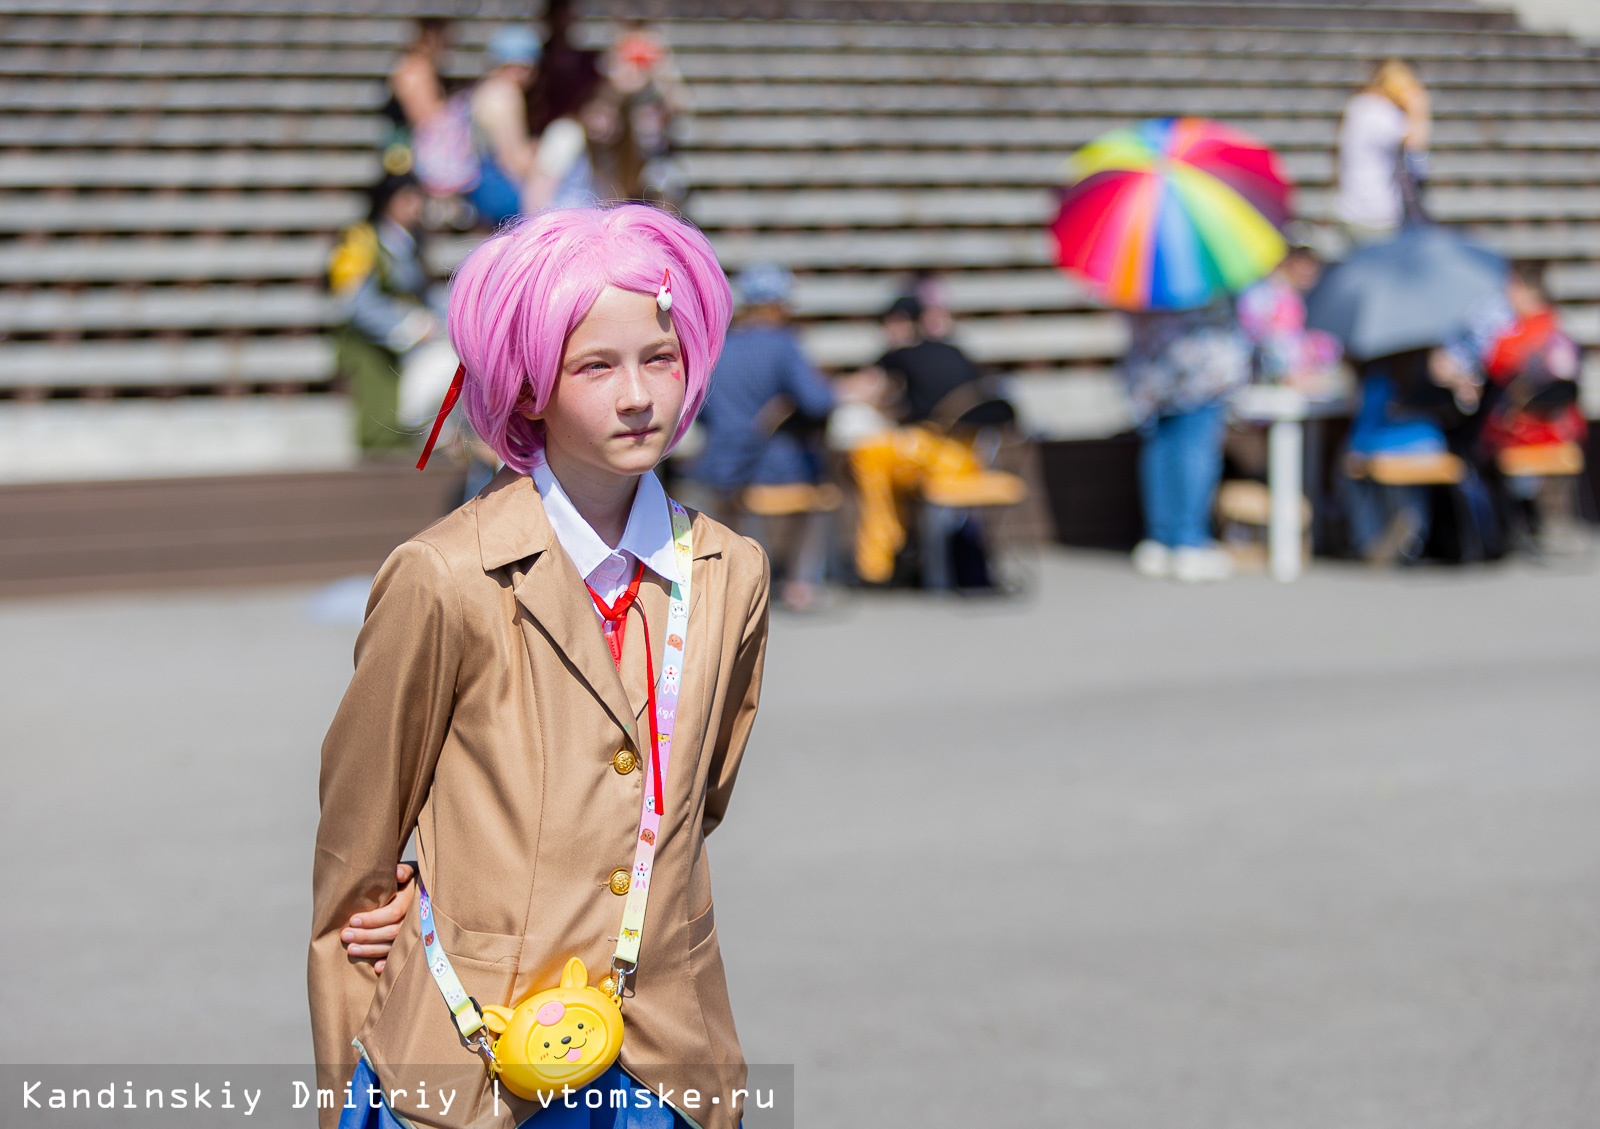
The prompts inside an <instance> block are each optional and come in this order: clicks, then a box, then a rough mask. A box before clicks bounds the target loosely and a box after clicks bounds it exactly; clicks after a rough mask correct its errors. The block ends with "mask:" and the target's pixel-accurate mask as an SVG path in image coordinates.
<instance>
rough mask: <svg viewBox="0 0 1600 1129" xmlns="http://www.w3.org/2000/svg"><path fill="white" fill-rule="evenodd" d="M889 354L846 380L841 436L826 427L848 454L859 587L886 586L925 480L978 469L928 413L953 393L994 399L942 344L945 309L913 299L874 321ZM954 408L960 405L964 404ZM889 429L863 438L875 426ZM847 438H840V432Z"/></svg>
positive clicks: (946, 329)
mask: <svg viewBox="0 0 1600 1129" xmlns="http://www.w3.org/2000/svg"><path fill="white" fill-rule="evenodd" d="M883 327H884V337H885V342H886V344H887V345H888V346H889V348H888V350H887V351H886V352H885V353H884V354H883V356H882V357H881V358H879V360H878V363H877V364H876V365H873V366H871V367H870V368H869V369H868V370H865V371H864V372H862V373H859V374H857V375H856V376H855V377H853V378H851V380H850V381H849V385H850V399H851V401H852V403H851V411H850V412H849V413H848V419H849V424H848V427H847V428H843V427H842V428H839V429H832V428H831V429H830V436H832V437H833V441H835V442H836V443H837V444H838V445H842V446H847V447H848V449H849V451H850V455H849V458H850V470H851V474H852V476H853V477H854V479H855V484H856V496H857V507H858V513H857V517H856V531H855V533H856V551H855V565H856V575H857V576H858V577H859V578H860V579H861V581H862V582H863V583H866V584H872V585H887V584H891V583H893V582H894V581H895V579H896V558H897V557H898V556H899V554H900V552H901V550H902V549H904V548H905V546H906V541H907V526H908V521H909V519H910V516H911V514H910V512H909V510H910V502H911V500H912V499H913V498H914V497H915V496H916V494H917V492H918V491H919V490H920V489H921V488H922V486H923V484H924V483H926V482H928V481H929V480H930V479H933V478H966V477H973V476H977V475H981V474H982V473H983V472H984V469H985V468H984V466H983V463H982V462H981V460H980V459H979V458H978V456H977V455H976V454H975V453H974V452H973V449H972V445H971V444H970V443H966V442H962V441H961V440H959V439H954V438H951V437H950V436H949V435H948V434H946V429H947V426H948V423H949V422H953V421H945V423H944V426H941V425H940V424H939V423H938V422H936V420H935V417H936V415H946V414H951V415H960V414H962V413H961V411H960V410H953V411H943V410H941V405H946V406H948V405H949V404H950V403H951V396H952V393H957V392H960V391H963V390H965V391H972V392H974V393H975V395H974V397H973V400H972V403H973V404H978V403H985V402H988V401H991V400H993V399H994V397H993V395H992V394H990V393H988V392H982V391H979V386H980V385H981V382H982V377H983V373H982V371H981V370H980V369H979V368H978V366H977V365H975V364H974V363H973V362H972V360H971V359H970V358H969V357H968V356H967V355H966V354H965V353H963V352H962V351H961V350H960V349H958V348H957V347H956V346H954V345H952V344H950V343H949V342H948V341H947V340H945V338H946V337H947V336H948V335H949V334H950V332H951V330H952V327H953V323H952V321H951V318H950V314H949V311H948V309H946V308H944V307H942V306H940V307H926V306H924V304H923V301H922V299H920V298H918V297H917V296H916V295H914V294H908V295H904V296H902V297H900V298H897V299H895V301H894V303H893V304H892V305H891V306H890V307H889V309H888V311H887V312H886V313H885V314H884V317H883ZM963 403H965V402H964V401H963ZM874 419H877V420H881V421H882V422H883V423H885V424H888V425H890V426H887V427H886V428H885V429H884V430H882V431H879V432H878V433H877V434H871V433H868V432H867V431H865V430H864V427H863V425H865V426H866V427H870V425H871V422H872V421H873V420H874ZM846 431H848V432H849V433H848V434H846Z"/></svg>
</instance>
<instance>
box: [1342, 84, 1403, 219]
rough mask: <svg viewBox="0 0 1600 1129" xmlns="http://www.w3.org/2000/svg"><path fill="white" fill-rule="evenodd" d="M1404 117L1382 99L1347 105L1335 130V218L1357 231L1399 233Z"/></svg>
mask: <svg viewBox="0 0 1600 1129" xmlns="http://www.w3.org/2000/svg"><path fill="white" fill-rule="evenodd" d="M1405 136H1406V115H1405V111H1404V110H1402V109H1400V107H1399V106H1396V105H1395V104H1394V103H1393V102H1391V101H1389V99H1387V98H1385V97H1384V96H1383V95H1381V94H1373V93H1371V92H1365V91H1364V92H1362V93H1360V94H1357V95H1356V96H1355V97H1354V98H1352V99H1350V101H1349V103H1348V104H1347V105H1346V106H1345V108H1344V120H1343V121H1342V122H1340V124H1339V202H1338V207H1337V211H1338V216H1339V218H1340V219H1341V220H1343V221H1344V222H1345V223H1353V224H1360V225H1361V226H1362V227H1377V228H1386V227H1399V226H1400V220H1401V218H1402V217H1403V216H1404V205H1403V203H1402V202H1401V199H1400V181H1399V170H1400V148H1401V145H1402V144H1403V143H1404V141H1405Z"/></svg>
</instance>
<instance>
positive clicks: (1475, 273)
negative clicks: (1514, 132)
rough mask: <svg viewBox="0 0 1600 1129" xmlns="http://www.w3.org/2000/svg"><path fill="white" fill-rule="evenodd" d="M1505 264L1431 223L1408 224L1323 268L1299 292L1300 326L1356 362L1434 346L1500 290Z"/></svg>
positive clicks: (1463, 325) (1464, 324)
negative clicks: (1328, 338)
mask: <svg viewBox="0 0 1600 1129" xmlns="http://www.w3.org/2000/svg"><path fill="white" fill-rule="evenodd" d="M1505 276H1506V263H1505V260H1504V259H1502V258H1501V257H1500V256H1499V255H1496V254H1495V253H1494V252H1493V251H1489V250H1486V249H1484V248H1482V247H1478V246H1476V245H1474V244H1471V243H1468V242H1466V241H1465V240H1463V239H1458V238H1457V237H1456V236H1454V235H1451V234H1449V233H1448V232H1446V231H1445V230H1444V229H1442V228H1438V227H1432V226H1417V227H1408V228H1406V229H1405V230H1404V231H1403V232H1401V233H1400V235H1399V236H1397V237H1396V238H1394V239H1391V240H1390V241H1389V242H1387V243H1378V244H1375V245H1373V246H1370V247H1363V248H1361V249H1360V250H1358V251H1356V252H1355V253H1354V254H1352V255H1351V256H1350V257H1349V258H1348V259H1346V260H1345V261H1344V262H1342V263H1339V264H1338V265H1337V266H1334V267H1330V268H1329V269H1328V272H1327V273H1326V274H1324V275H1323V276H1322V281H1321V282H1319V283H1318V284H1317V286H1316V289H1314V290H1312V291H1311V294H1310V296H1309V297H1308V298H1307V299H1306V325H1307V326H1308V327H1310V328H1312V329H1321V330H1324V331H1326V332H1328V333H1331V334H1333V335H1334V336H1335V337H1337V338H1338V339H1339V340H1340V341H1341V342H1342V343H1343V344H1344V348H1345V352H1346V353H1348V354H1349V355H1350V357H1351V358H1352V359H1354V360H1357V361H1363V360H1371V359H1372V358H1374V357H1387V356H1388V355H1389V354H1391V353H1401V352H1404V351H1406V350H1407V349H1426V348H1428V347H1429V346H1433V345H1441V344H1443V343H1445V342H1446V341H1448V340H1450V338H1452V337H1454V336H1456V335H1457V334H1458V333H1460V332H1462V331H1463V330H1465V329H1466V328H1467V327H1468V325H1469V322H1470V319H1471V318H1472V317H1473V315H1474V314H1475V313H1476V312H1478V311H1481V310H1482V309H1483V307H1484V306H1485V305H1486V304H1487V303H1489V302H1491V301H1493V300H1494V299H1495V298H1496V297H1497V296H1498V295H1500V294H1501V293H1502V288H1503V286H1504V283H1505Z"/></svg>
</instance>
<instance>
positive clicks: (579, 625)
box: [478, 469, 653, 751]
mask: <svg viewBox="0 0 1600 1129" xmlns="http://www.w3.org/2000/svg"><path fill="white" fill-rule="evenodd" d="M478 546H479V551H480V554H481V556H482V560H483V567H484V570H485V571H489V572H492V571H494V570H495V569H499V568H505V567H506V566H508V565H511V566H514V567H512V568H510V570H509V572H510V575H511V578H512V588H511V590H512V594H513V595H515V596H516V599H517V603H519V604H521V605H522V607H523V609H524V610H525V611H526V612H527V613H528V618H527V619H525V620H524V621H523V623H522V625H521V626H522V630H523V633H524V639H525V642H526V643H527V644H528V645H529V647H530V649H531V648H532V647H533V646H535V645H536V638H535V635H534V633H537V635H538V636H541V637H543V638H544V639H546V640H548V641H549V643H550V645H551V646H553V647H554V648H555V649H556V651H557V652H559V653H560V654H561V656H562V658H563V659H564V660H565V661H566V664H567V667H568V669H570V670H571V671H572V673H573V674H574V675H576V676H577V678H578V680H579V681H580V682H581V683H582V684H583V685H584V686H585V687H587V689H588V690H589V692H590V693H591V694H593V695H594V696H595V697H596V698H597V699H598V700H599V701H600V703H601V704H602V705H604V706H605V708H606V710H607V712H609V713H610V714H611V716H612V718H613V719H614V720H615V721H616V723H617V725H618V726H619V727H620V728H622V729H623V730H624V731H625V732H626V733H627V734H628V738H629V740H631V741H633V742H634V745H635V748H636V751H638V750H642V749H643V747H644V745H645V743H646V742H644V741H643V740H641V739H640V738H639V735H638V729H637V727H636V723H635V717H636V713H635V710H634V709H633V706H632V703H631V702H630V701H629V695H628V694H627V692H626V691H625V690H624V689H623V685H622V679H621V677H620V676H619V675H618V674H617V667H616V664H615V663H614V662H613V661H612V659H611V650H610V648H608V647H607V646H606V640H605V635H604V633H603V632H602V631H601V630H600V619H599V617H598V616H597V615H595V610H594V602H593V601H592V600H591V599H590V598H589V590H588V588H587V587H585V585H584V583H583V578H582V577H580V576H579V575H578V570H577V568H576V566H574V565H573V563H572V559H571V558H570V557H568V556H567V554H566V552H565V551H564V550H563V549H562V548H561V543H560V542H559V541H557V540H556V535H555V531H554V530H553V529H551V528H550V520H549V518H547V517H546V516H545V512H544V503H543V502H541V501H540V500H539V490H538V488H537V487H536V486H534V484H533V480H532V479H531V478H529V477H528V476H527V475H525V474H517V473H516V472H515V471H511V470H509V469H507V470H502V471H501V472H500V473H499V474H498V475H496V476H495V478H494V480H493V481H492V482H491V483H490V484H489V486H488V487H487V488H486V489H485V490H484V493H483V494H481V495H480V496H479V498H478ZM523 562H526V563H523ZM652 626H653V624H652Z"/></svg>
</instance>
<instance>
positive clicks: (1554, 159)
mask: <svg viewBox="0 0 1600 1129" xmlns="http://www.w3.org/2000/svg"><path fill="white" fill-rule="evenodd" d="M1278 155H1279V157H1280V158H1281V159H1282V161H1283V164H1284V167H1285V169H1286V171H1287V172H1288V174H1289V176H1290V177H1291V178H1292V179H1293V181H1294V183H1295V185H1296V187H1297V188H1299V189H1304V188H1305V187H1308V186H1317V187H1331V186H1332V184H1333V181H1334V158H1333V154H1332V153H1331V152H1329V151H1328V150H1327V148H1325V147H1324V146H1320V145H1319V146H1316V147H1314V148H1306V149H1299V150H1292V149H1280V150H1279V153H1278ZM1065 168H1066V158H1065V157H1064V156H1063V155H1062V154H1061V153H1059V152H1055V151H1051V152H1027V151H1020V152H1019V151H1001V152H974V151H972V150H968V149H915V150H899V151H893V152H884V151H881V150H876V151H872V152H858V151H852V150H833V151H828V152H806V153H788V152H781V153H772V152H760V151H750V152H746V151H733V152H721V151H709V150H708V151H701V152H696V153H691V154H689V155H688V156H687V157H686V158H685V159H684V161H683V171H684V176H685V179H686V180H687V181H688V183H689V184H690V185H691V186H693V187H694V188H695V189H697V190H701V191H714V190H718V189H734V188H782V189H791V190H794V189H803V188H853V189H862V190H868V189H887V188H900V187H915V186H924V185H925V186H929V187H962V188H983V187H989V186H1033V187H1041V188H1049V187H1054V186H1057V185H1059V184H1060V183H1061V182H1062V176H1063V174H1064V171H1065ZM1429 168H1430V172H1429V184H1430V186H1441V185H1452V186H1454V185H1492V184H1505V183H1509V184H1515V185H1526V184H1539V185H1544V184H1554V185H1567V184H1581V185H1588V184H1591V183H1593V182H1594V181H1595V180H1596V179H1600V151H1596V150H1584V149H1548V150H1496V151H1492V152H1486V151H1483V150H1480V149H1466V148H1459V149H1447V148H1440V147H1437V146H1436V147H1435V148H1434V149H1433V150H1432V152H1431V153H1430V155H1429Z"/></svg>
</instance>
